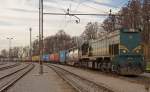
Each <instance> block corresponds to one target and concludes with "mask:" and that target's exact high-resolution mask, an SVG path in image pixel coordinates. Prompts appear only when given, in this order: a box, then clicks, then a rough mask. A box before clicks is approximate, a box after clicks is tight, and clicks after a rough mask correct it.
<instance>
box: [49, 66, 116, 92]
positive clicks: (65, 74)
mask: <svg viewBox="0 0 150 92" xmlns="http://www.w3.org/2000/svg"><path fill="white" fill-rule="evenodd" d="M47 66H48V67H50V68H51V69H53V70H54V71H55V72H56V73H57V74H58V75H59V76H60V77H61V78H63V79H64V80H65V81H67V82H68V83H69V84H70V85H71V86H73V87H74V88H75V89H76V90H77V91H78V92H115V91H114V90H113V89H111V88H110V87H107V86H106V85H104V84H99V83H98V84H97V83H95V82H93V81H91V80H88V79H86V78H83V77H81V76H79V75H76V74H74V73H72V72H70V71H67V70H65V69H63V68H60V67H58V66H55V65H50V64H47Z"/></svg>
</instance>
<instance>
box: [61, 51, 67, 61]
mask: <svg viewBox="0 0 150 92" xmlns="http://www.w3.org/2000/svg"><path fill="white" fill-rule="evenodd" d="M66 52H67V51H65V50H64V51H60V52H59V61H60V63H65V62H66Z"/></svg>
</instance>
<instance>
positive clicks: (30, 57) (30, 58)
mask: <svg viewBox="0 0 150 92" xmlns="http://www.w3.org/2000/svg"><path fill="white" fill-rule="evenodd" d="M29 31H30V51H29V55H30V56H29V60H30V61H31V60H32V28H29Z"/></svg>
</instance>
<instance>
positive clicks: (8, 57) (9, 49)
mask: <svg viewBox="0 0 150 92" xmlns="http://www.w3.org/2000/svg"><path fill="white" fill-rule="evenodd" d="M7 39H8V40H9V56H8V61H9V62H10V58H11V55H10V54H11V40H12V39H13V38H8V37H7Z"/></svg>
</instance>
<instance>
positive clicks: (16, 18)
mask: <svg viewBox="0 0 150 92" xmlns="http://www.w3.org/2000/svg"><path fill="white" fill-rule="evenodd" d="M38 1H39V0H0V2H1V3H0V50H1V49H3V48H7V49H8V40H7V39H6V38H7V37H13V38H14V40H12V46H26V45H29V28H30V27H32V29H33V31H32V40H35V39H36V36H37V35H38V5H39V4H38ZM127 1H128V0H44V12H59V13H65V12H66V10H67V8H70V9H71V13H109V10H110V9H112V11H113V12H117V11H118V10H120V8H121V7H122V6H125V4H126V3H127ZM78 17H79V18H80V20H81V22H80V23H79V24H76V23H75V21H74V20H75V18H74V17H69V16H54V15H53V16H52V15H44V36H49V35H53V34H55V33H56V32H57V31H58V30H60V29H64V30H65V32H66V33H68V34H70V35H72V36H74V35H76V36H78V35H80V34H81V33H82V32H83V31H84V28H85V26H86V24H87V22H90V21H91V22H99V23H101V22H102V21H103V20H104V19H105V17H102V16H78Z"/></svg>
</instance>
